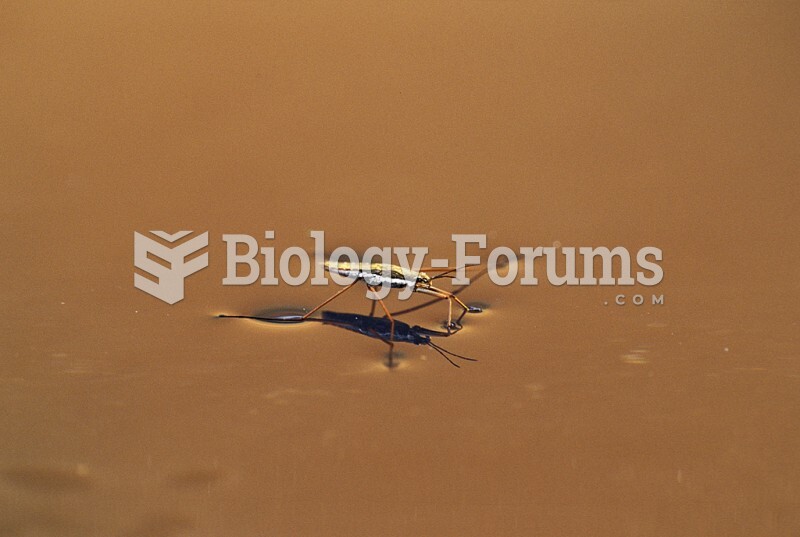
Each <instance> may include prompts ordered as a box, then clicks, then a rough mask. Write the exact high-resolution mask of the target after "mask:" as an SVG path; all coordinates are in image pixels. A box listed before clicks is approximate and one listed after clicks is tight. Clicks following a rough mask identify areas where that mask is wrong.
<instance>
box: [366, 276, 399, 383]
mask: <svg viewBox="0 0 800 537" xmlns="http://www.w3.org/2000/svg"><path fill="white" fill-rule="evenodd" d="M376 289H377V288H376V287H372V286H370V290H372V292H373V293H375V292H377V291H376ZM377 300H378V302H379V303H380V305H381V308H383V312H384V313H385V314H386V318H387V319H389V367H390V368H391V367H392V360H393V358H394V317H392V314H391V313H389V308H387V307H386V304H384V302H383V299H382V298H378V299H377ZM374 303H375V301H374V300H373V306H374Z"/></svg>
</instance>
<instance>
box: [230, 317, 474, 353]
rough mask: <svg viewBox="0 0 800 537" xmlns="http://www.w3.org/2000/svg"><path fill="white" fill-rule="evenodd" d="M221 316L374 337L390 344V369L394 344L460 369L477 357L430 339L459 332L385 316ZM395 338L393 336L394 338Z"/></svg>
mask: <svg viewBox="0 0 800 537" xmlns="http://www.w3.org/2000/svg"><path fill="white" fill-rule="evenodd" d="M219 317H222V318H227V319H251V320H254V321H262V322H268V323H278V324H298V323H307V322H318V323H322V324H326V325H330V326H336V327H339V328H343V329H345V330H350V331H351V332H356V333H359V334H362V335H365V336H368V337H371V338H375V339H379V340H381V341H383V342H384V343H386V344H387V345H389V367H393V365H394V361H393V352H392V351H393V350H394V343H395V342H397V343H411V344H412V345H425V346H427V347H430V348H431V349H433V350H435V351H436V352H437V353H439V354H440V355H441V356H442V357H444V359H445V360H447V361H448V362H450V363H451V364H452V365H454V366H455V367H460V366H459V365H458V364H457V363H456V362H455V361H454V360H453V359H454V358H455V359H459V360H467V361H470V362H476V361H477V360H476V359H475V358H469V357H467V356H462V355H460V354H456V353H454V352H451V351H448V350H447V349H445V348H443V347H441V346H439V345H437V344H436V343H434V342H433V341H432V340H431V338H433V337H449V336H452V335H454V334H456V333H458V330H460V327H459V328H458V330H455V331H454V330H452V329H451V330H450V331H449V332H445V331H442V330H431V329H429V328H423V327H421V326H411V325H409V324H407V323H404V322H402V321H398V320H397V319H395V320H394V323H392V322H391V321H390V320H389V319H387V318H386V317H371V316H368V315H358V314H355V313H339V312H336V311H323V312H322V317H320V318H316V317H309V318H305V319H304V318H303V316H302V315H294V314H292V315H275V316H270V317H258V316H255V315H219ZM392 325H394V333H392ZM392 336H394V337H392Z"/></svg>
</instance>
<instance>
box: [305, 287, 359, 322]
mask: <svg viewBox="0 0 800 537" xmlns="http://www.w3.org/2000/svg"><path fill="white" fill-rule="evenodd" d="M357 283H358V280H354V281H353V283H351V284H350V285H348V286H347V287H345V288H343V289H339V290H338V291H336V293H334V295H333V296H332V297H330V298H329V299H327V300H326V301H325V302H323V303H322V304H320V305H319V306H317V307H315V308H314V309H313V310H311V311H309V312H308V313H306V314H305V315H303V319H302V320H304V321H305V320H306V319H308V318H309V317H311V316H312V315H313V314H314V313H315V312H316V311H317V310H319V309H320V308H321V307H323V306H324V305H325V304H328V303H329V302H330V301H331V300H333V299H334V298H336V297H337V296H339V295H341V294H342V293H344V292H345V291H347V290H348V289H350V288H351V287H353V286H354V285H355V284H357Z"/></svg>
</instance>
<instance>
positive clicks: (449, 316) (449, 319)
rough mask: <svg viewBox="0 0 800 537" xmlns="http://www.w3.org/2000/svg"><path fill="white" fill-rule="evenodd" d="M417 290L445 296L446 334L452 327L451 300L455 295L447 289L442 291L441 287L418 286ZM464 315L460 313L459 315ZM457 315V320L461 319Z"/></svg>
mask: <svg viewBox="0 0 800 537" xmlns="http://www.w3.org/2000/svg"><path fill="white" fill-rule="evenodd" d="M417 292H419V293H423V294H426V295H431V296H435V297H439V298H446V299H448V300H447V332H448V334H449V333H450V331H451V330H452V327H453V300H452V299H454V298H455V297H454V296H452V294H450V293H448V292H447V291H442V290H441V289H435V288H430V287H418V288H417ZM463 316H464V315H463V314H462V315H461V317H463ZM461 317H459V321H460V320H461Z"/></svg>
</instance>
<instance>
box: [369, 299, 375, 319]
mask: <svg viewBox="0 0 800 537" xmlns="http://www.w3.org/2000/svg"><path fill="white" fill-rule="evenodd" d="M369 316H370V317H375V301H374V300H373V301H372V307H371V308H370V309H369Z"/></svg>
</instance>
